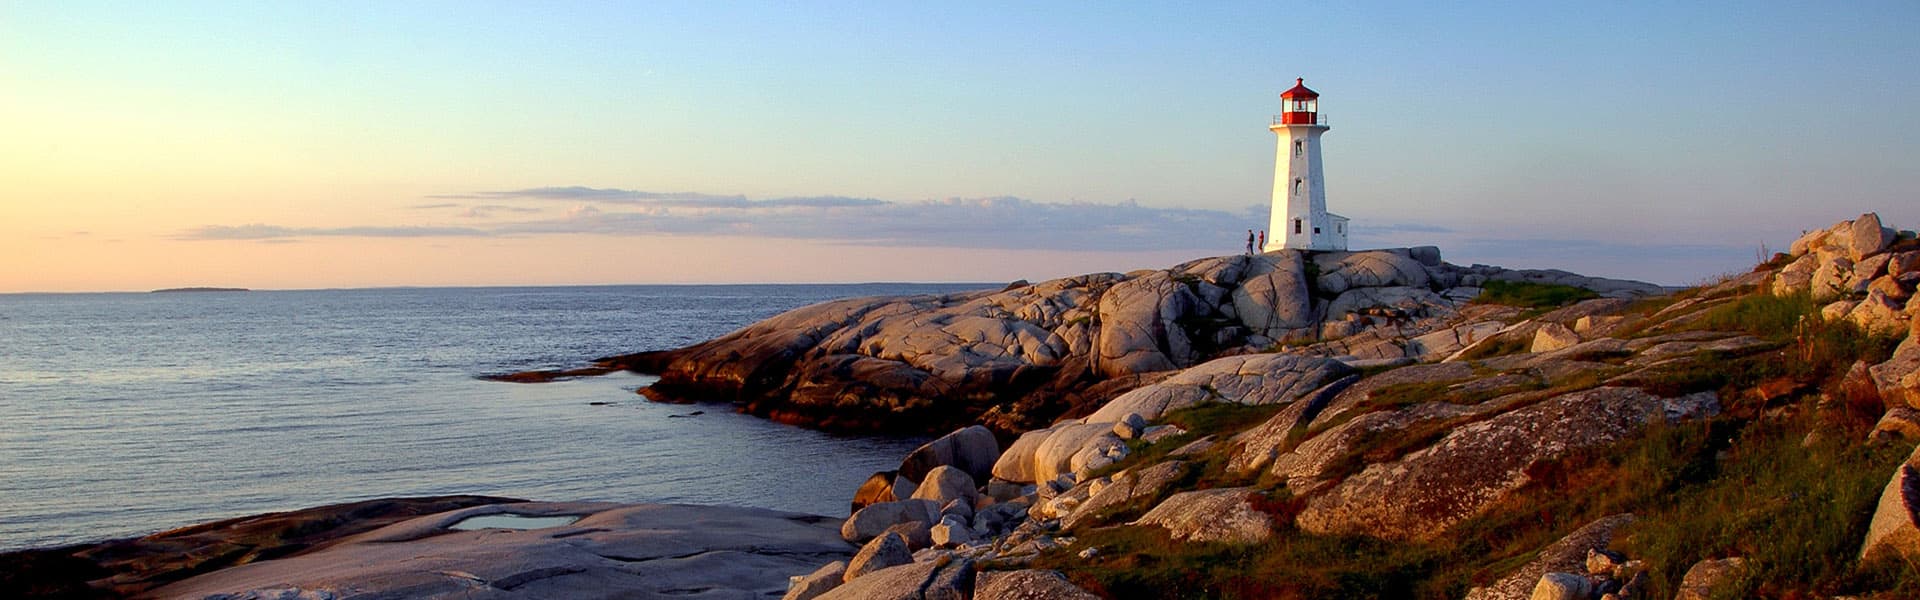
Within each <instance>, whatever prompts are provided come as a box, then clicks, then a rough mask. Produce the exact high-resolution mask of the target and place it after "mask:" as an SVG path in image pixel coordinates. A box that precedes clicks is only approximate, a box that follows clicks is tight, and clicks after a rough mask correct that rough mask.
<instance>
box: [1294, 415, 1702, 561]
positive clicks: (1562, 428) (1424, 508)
mask: <svg viewBox="0 0 1920 600" xmlns="http://www.w3.org/2000/svg"><path fill="white" fill-rule="evenodd" d="M1718 410H1719V403H1718V400H1717V398H1715V397H1714V395H1713V394H1712V393H1711V392H1704V393H1701V394H1695V395H1693V396H1688V397H1684V398H1673V399H1662V398H1658V397H1655V396H1653V395H1650V394H1648V393H1646V392H1643V391H1641V390H1638V389H1634V388H1624V387H1601V388H1594V389H1590V390H1586V391H1581V392H1574V393H1570V394H1566V395H1562V396H1558V397H1555V398H1551V399H1548V400H1544V401H1541V402H1539V403H1537V404H1534V405H1531V406H1527V407H1525V408H1521V409H1518V410H1514V411H1511V412H1507V413H1505V414H1501V415H1499V416H1496V417H1493V418H1490V419H1487V420H1484V421H1479V422H1476V423H1471V424H1467V425H1463V426H1460V427H1457V428H1455V429H1454V430H1452V431H1451V432H1449V433H1448V434H1447V435H1446V436H1445V437H1442V438H1441V439H1440V440H1439V441H1438V442H1436V443H1434V444H1433V445H1432V446H1430V447H1427V448H1425V449H1422V450H1418V451H1415V452H1413V453H1411V454H1408V455H1406V456H1404V457H1402V458H1400V459H1398V460H1394V461H1391V462H1385V463H1375V464H1372V465H1368V466H1367V467H1366V469H1365V470H1363V471H1361V472H1360V473H1359V474H1356V475H1353V476H1351V477H1348V478H1347V479H1346V480H1345V481H1343V482H1341V483H1340V484H1338V485H1335V486H1333V487H1332V488H1330V489H1328V490H1327V491H1326V492H1324V493H1322V494H1320V495H1318V496H1315V497H1314V498H1313V499H1312V500H1309V501H1308V502H1307V506H1306V507H1305V509H1304V510H1302V511H1301V512H1300V514H1299V516H1298V517H1297V518H1296V523H1297V524H1298V525H1299V526H1300V528H1301V529H1304V530H1307V531H1310V532H1313V533H1323V534H1365V535H1372V536H1376V537H1382V538H1387V539H1402V540H1428V539H1433V538H1436V537H1439V536H1441V535H1443V534H1444V533H1445V532H1446V531H1447V529H1448V528H1449V527H1452V526H1453V525H1454V524H1456V523H1459V522H1460V521H1463V520H1466V519H1467V518H1470V517H1472V516H1474V515H1478V514H1480V513H1481V511H1483V510H1486V509H1487V508H1488V507H1490V506H1492V505H1494V504H1495V503H1497V502H1499V501H1500V500H1501V499H1503V498H1505V497H1507V495H1508V494H1510V493H1512V492H1514V491H1516V490H1519V489H1520V488H1521V487H1523V486H1525V485H1526V484H1527V483H1528V482H1529V481H1530V480H1531V477H1530V476H1529V475H1528V467H1531V466H1533V465H1534V464H1537V463H1540V462H1543V461H1551V460H1557V459H1560V458H1562V457H1565V456H1568V455H1570V454H1572V453H1575V452H1580V451H1583V450H1587V449H1592V448H1598V447H1601V446H1604V445H1607V444H1611V443H1613V442H1616V441H1619V440H1622V439H1625V438H1627V437H1628V436H1632V435H1637V434H1639V433H1640V432H1641V431H1642V430H1643V429H1644V428H1645V427H1646V426H1647V425H1648V424H1649V423H1651V422H1653V421H1659V420H1668V421H1672V420H1679V419H1681V418H1686V417H1689V416H1696V415H1711V414H1717V413H1718Z"/></svg>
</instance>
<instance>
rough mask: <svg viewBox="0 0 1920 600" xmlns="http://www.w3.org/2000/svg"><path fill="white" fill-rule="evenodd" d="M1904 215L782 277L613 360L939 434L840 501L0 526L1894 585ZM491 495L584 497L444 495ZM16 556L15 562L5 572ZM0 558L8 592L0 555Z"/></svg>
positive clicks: (1314, 570)
mask: <svg viewBox="0 0 1920 600" xmlns="http://www.w3.org/2000/svg"><path fill="white" fill-rule="evenodd" d="M1916 285H1920V240H1916V239H1915V235H1914V234H1913V232H1911V231H1901V230H1896V229H1894V228H1890V227H1885V226H1883V225H1882V224H1881V223H1880V221H1879V218H1878V217H1877V216H1876V215H1872V214H1868V215H1862V216H1861V217H1859V218H1856V219H1851V220H1848V221H1843V222H1840V223H1838V224H1835V225H1833V226H1831V227H1827V228H1824V229H1820V230H1814V231H1810V232H1808V233H1807V234H1806V235H1805V236H1803V237H1802V238H1800V239H1799V240H1797V241H1796V242H1794V244H1793V246H1792V248H1790V251H1789V252H1787V253H1783V254H1780V255H1778V256H1776V257H1774V258H1773V259H1771V260H1769V261H1768V262H1766V263H1763V264H1761V265H1759V266H1757V267H1756V268H1755V269H1754V270H1753V271H1752V272H1749V273H1744V274H1738V275H1732V276H1728V277H1726V278H1725V279H1723V280H1721V281H1717V282H1714V283H1711V284H1708V285H1703V286H1700V287H1697V288H1692V289H1688V290H1685V291H1681V292H1678V293H1673V294H1668V293H1666V291H1665V290H1662V289H1659V288H1657V287H1655V286H1651V285H1648V284H1643V283H1637V282H1625V281H1616V280H1607V279H1598V278H1588V277H1582V276H1579V275H1574V274H1571V273H1565V272H1559V271H1512V270H1505V269H1499V268H1496V267H1487V266H1482V265H1473V266H1467V267H1461V266H1457V265H1451V264H1448V263H1445V262H1444V261H1441V260H1440V257H1439V252H1438V251H1437V250H1435V249H1432V248H1409V249H1397V250H1375V251H1363V252H1342V253H1312V254H1308V253H1300V252H1277V253H1268V254H1263V255H1258V256H1231V257H1218V258H1209V259H1203V260H1198V261H1193V262H1189V263H1186V264H1182V265H1178V266H1175V267H1173V268H1169V269H1164V270H1144V271H1135V272H1132V273H1126V274H1112V273H1108V274H1095V275H1086V276H1081V277H1074V278H1066V279H1059V280H1053V281H1047V282H1041V283H1038V284H1027V283H1025V282H1021V283H1016V284H1015V285H1011V286H1008V287H1007V288H1006V289H1003V290H997V291H993V290H989V291H982V292H976V293H969V294H954V295H946V296H910V297H888V298H860V299H849V300H842V301H836V302H829V303H825V304H820V305H815V306H810V307H805V308H801V309H797V310H795V311H792V312H789V313H786V314H783V315H780V316H777V317H774V318H772V319H768V320H766V321H763V322H761V323H757V324H754V325H751V326H748V327H746V328H744V329H741V330H739V331H736V332H734V333H731V334H728V335H726V336H723V337H721V338H717V339H715V340H712V341H708V342H704V343H700V344H696V345H693V346H689V347H687V348H682V349H677V350H668V351H656V352H645V353H640V354H633V355H626V356H620V357H612V358H608V359H603V360H601V361H598V362H597V363H596V364H595V365H593V366H592V367H588V368H583V369H577V370H571V371H556V372H535V373H522V374H514V375H510V376H503V377H502V378H503V379H507V380H512V381H528V382H535V381H543V380H550V379H553V378H558V377H572V376H586V375H593V374H598V373H603V372H610V371H613V370H633V371H638V372H644V373H653V374H658V375H659V377H660V379H659V381H658V382H657V383H655V384H653V385H652V386H650V387H649V388H647V389H645V390H643V393H645V394H646V395H647V396H648V397H649V398H652V399H655V400H659V401H675V402H679V401H690V400H696V399H699V400H707V401H724V402H729V403H733V404H735V405H736V406H738V407H740V409H741V410H743V411H746V412H750V413H753V414H757V415H761V416H766V417H769V418H773V419H778V420H782V421H786V422H791V423H796V424H802V425H807V426H811V427H819V428H824V429H839V430H851V431H873V430H885V431H931V432H935V433H943V435H941V436H940V437H938V438H936V439H934V440H933V441H931V442H928V443H927V444H925V445H923V446H921V447H920V448H918V449H916V450H915V451H914V452H912V453H910V454H909V455H907V456H905V457H902V460H901V462H900V465H899V466H898V467H897V468H895V469H892V470H889V471H884V472H880V473H875V474H874V475H873V476H872V477H871V478H870V479H869V480H868V481H867V482H866V483H865V484H864V485H862V486H860V487H859V488H858V489H856V490H848V496H849V498H850V499H851V502H850V506H849V508H850V509H851V514H850V515H849V516H847V517H845V518H828V517H818V516H809V515H795V514H790V513H778V512H774V511H764V510H758V509H741V508H727V507H689V506H663V505H611V504H580V503H573V504H556V503H528V502H523V501H517V500H511V499H500V498H480V497H453V498H432V499H414V500H401V501H374V502H371V503H357V504H353V505H340V506H336V507H323V508H320V509H312V510H309V511H298V512H295V513H286V514H282V515H266V516H262V517H255V518H249V519H237V520H233V521H225V522H221V523H214V524H208V525H203V526H197V527H192V528H187V529H182V530H176V531H173V532H166V533H162V534H156V535H155V536H149V537H147V538H141V539H139V540H122V541H116V542H106V543H102V544H96V545H90V546H82V547H72V548H62V549H49V550H40V551H29V552H24V553H11V554H7V555H3V556H4V557H5V558H6V559H7V560H10V561H12V564H13V565H15V566H14V567H12V568H11V569H9V570H10V571H11V572H12V573H14V575H13V577H15V579H14V580H9V581H6V582H3V583H4V584H5V585H8V586H15V587H13V588H5V590H12V589H27V588H21V587H18V586H19V585H20V581H21V580H22V578H21V574H23V573H25V574H42V575H45V577H41V578H40V579H42V580H44V581H40V584H42V587H41V588H38V589H40V590H41V591H40V593H39V594H38V595H36V596H33V597H48V598H51V597H72V598H92V597H154V598H227V599H240V598H303V599H304V598H373V597H409V598H411V597H499V598H516V597H638V598H683V597H705V598H749V597H752V598H765V597H775V596H782V597H784V598H787V599H789V600H806V599H810V598H826V599H840V598H972V599H976V600H996V599H1007V598H1099V597H1117V598H1135V597H1141V598H1145V597H1242V598H1253V597H1434V598H1443V597H1444V598H1458V597H1466V598H1475V599H1503V598H1553V599H1576V598H1577V599H1586V600H1604V599H1609V598H1610V599H1614V600H1620V599H1638V598H1663V599H1664V598H1676V599H1679V598H1688V599H1691V598H1709V597H1741V596H1755V597H1800V598H1839V597H1853V598H1902V597H1912V594H1915V593H1920V570H1916V569H1920V568H1916V567H1915V566H1914V565H1915V564H1920V450H1916V449H1915V447H1914V446H1915V445H1916V442H1920V319H1916V318H1915V317H1916V316H1920V302H1914V301H1912V300H1911V299H1912V297H1913V296H1914V295H1915V288H1916ZM486 513H511V514H521V515H557V514H566V515H575V516H579V517H581V519H580V520H578V521H575V522H573V523H571V524H568V525H564V526H557V527H549V528H543V529H534V530H499V529H496V530H480V531H455V530H452V529H450V527H449V526H450V525H452V524H454V523H456V522H458V521H459V520H461V519H464V518H467V517H471V516H475V515H479V514H486ZM25 579H28V580H31V579H33V577H31V576H29V577H26V578H25ZM5 590H0V591H5Z"/></svg>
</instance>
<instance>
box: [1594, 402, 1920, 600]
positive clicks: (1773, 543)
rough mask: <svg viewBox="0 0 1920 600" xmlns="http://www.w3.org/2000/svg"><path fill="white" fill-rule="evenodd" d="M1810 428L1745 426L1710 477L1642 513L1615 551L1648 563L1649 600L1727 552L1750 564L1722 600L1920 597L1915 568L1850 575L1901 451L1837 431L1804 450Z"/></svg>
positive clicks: (1897, 567) (1668, 593) (1878, 569)
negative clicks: (1861, 442)
mask: <svg viewBox="0 0 1920 600" xmlns="http://www.w3.org/2000/svg"><path fill="white" fill-rule="evenodd" d="M1807 429H1808V428H1807V427H1805V426H1802V427H1784V426H1779V425H1755V426H1753V427H1750V428H1748V430H1747V431H1745V432H1743V434H1742V435H1741V436H1740V440H1739V441H1738V442H1737V443H1735V444H1733V445H1731V447H1730V448H1729V449H1728V456H1727V458H1726V459H1725V460H1722V461H1719V462H1717V463H1715V464H1713V465H1712V466H1711V468H1713V469H1714V470H1715V473H1713V475H1714V477H1712V478H1711V479H1709V480H1707V481H1705V482H1703V483H1701V484H1699V485H1693V486H1688V487H1686V488H1684V489H1682V490H1679V493H1678V494H1676V495H1675V497H1674V498H1673V500H1672V501H1671V502H1668V503H1666V504H1665V505H1664V506H1662V507H1661V508H1659V509H1657V510H1653V511H1646V512H1643V513H1642V514H1641V520H1640V521H1639V522H1638V523H1635V524H1634V525H1633V526H1631V527H1630V528H1629V529H1628V531H1629V535H1627V536H1624V537H1623V538H1622V539H1621V540H1619V543H1618V544H1617V545H1618V546H1619V547H1620V548H1621V549H1623V550H1625V551H1626V552H1627V554H1628V555H1629V556H1632V557H1634V558H1642V559H1645V560H1647V561H1648V564H1650V565H1654V566H1655V568H1654V569H1653V570H1651V571H1649V572H1648V576H1649V578H1650V581H1649V584H1650V586H1649V591H1650V592H1652V594H1651V595H1650V596H1649V597H1653V598H1663V597H1668V596H1671V595H1672V594H1673V593H1674V590H1675V587H1676V586H1677V585H1678V584H1679V582H1680V578H1681V576H1682V575H1684V574H1685V573H1686V570H1687V569H1688V568H1689V567H1691V566H1692V565H1693V563H1695V562H1698V561H1700V560H1703V559H1708V558H1723V557H1728V556H1743V557H1746V559H1747V561H1748V563H1747V564H1748V567H1749V569H1748V576H1747V577H1746V578H1745V580H1744V581H1742V582H1740V585H1739V586H1737V589H1734V590H1730V592H1731V594H1730V595H1729V596H1728V597H1734V598H1810V597H1828V596H1833V595H1843V594H1857V593H1864V592H1869V591H1889V590H1891V591H1894V592H1896V593H1894V594H1892V595H1891V596H1888V597H1901V598H1913V597H1920V572H1916V570H1915V569H1914V565H1911V564H1904V563H1903V564H1887V565H1876V566H1875V567H1876V568H1874V569H1868V570H1866V571H1857V567H1858V566H1859V565H1858V564H1856V560H1855V558H1854V554H1855V553H1856V552H1858V551H1859V550H1860V541H1861V540H1862V539H1864V538H1865V536H1866V532H1867V524H1868V522H1869V521H1871V519H1872V517H1873V510H1874V507H1875V506H1876V505H1877V503H1878V501H1879V497H1880V491H1881V488H1882V486H1884V485H1886V482H1887V478H1888V477H1889V476H1890V475H1891V474H1892V473H1893V470H1894V467H1895V466H1896V465H1898V464H1899V463H1900V462H1901V461H1902V460H1903V459H1905V458H1906V455H1907V450H1906V449H1905V448H1898V447H1893V446H1894V445H1880V446H1862V445H1859V444H1856V443H1854V442H1853V440H1851V439H1842V438H1841V436H1837V435H1829V436H1827V439H1826V440H1825V441H1824V442H1822V443H1818V444H1815V445H1814V446H1813V447H1811V448H1802V447H1801V445H1800V442H1801V439H1802V436H1803V435H1804V433H1805V432H1806V431H1807ZM1896 562H1897V561H1896ZM1890 576H1891V577H1890Z"/></svg>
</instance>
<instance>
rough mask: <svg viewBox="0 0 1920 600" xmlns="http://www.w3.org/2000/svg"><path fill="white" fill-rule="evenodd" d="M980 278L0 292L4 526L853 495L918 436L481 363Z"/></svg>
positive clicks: (797, 506) (568, 356) (666, 340)
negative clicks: (790, 422) (792, 420)
mask: <svg viewBox="0 0 1920 600" xmlns="http://www.w3.org/2000/svg"><path fill="white" fill-rule="evenodd" d="M980 287H983V286H981V285H932V284H928V285H920V284H864V285H736V286H617V287H546V288H425V289H378V290H329V291H289V292H246V293H167V294H26V295H0V549H17V548H21V547H31V546H47V545H54V544H65V543H72V542H82V541H91V540H100V539H108V538H115V537H125V536H130V535H138V534H143V533H149V532H153V531H158V530H163V529H169V528H173V527H178V526H182V525H189V524H193V523H198V522H202V521H208V520H214V519H220V518H226V517H233V516H240V515H248V514H254V513H260V512H266V511H276V510H287V509H294V508H303V507H307V506H315V505H320V504H331V503H336V502H347V501H352V500H361V499H368V498H378V497H384V496H404V495H431V494H491V495H502V496H513V497H520V498H529V499H539V500H607V501H619V502H691V503H705V504H733V505H745V506H760V507H767V508H775V509H784V510H794V511H803V512H810V513H816V514H826V515H844V514H846V511H847V501H848V500H849V499H850V498H851V497H852V494H853V490H854V488H855V487H856V486H858V485H859V484H860V482H861V481H862V480H863V479H864V478H865V477H866V476H867V475H869V474H871V473H872V472H873V471H877V470H883V469H890V468H893V467H894V466H895V465H897V464H898V461H899V459H900V457H901V456H902V455H903V454H904V453H906V452H907V451H909V450H911V449H912V448H913V446H914V445H915V444H917V443H919V442H920V441H923V440H916V439H904V438H873V437H845V436H835V435H829V434H824V433H819V432H814V431H809V430H805V429H800V428H796V427H790V426H785V425H778V424H774V423H770V422H767V421H763V420H760V419H756V418H753V417H747V416H743V415H737V414H733V413H732V412H730V411H729V410H728V409H727V407H725V406H718V405H706V406H674V405H660V404H651V403H648V402H646V401H644V400H643V399H641V398H640V397H639V396H637V395H635V394H633V393H632V392H633V390H634V389H637V388H639V387H640V386H642V385H645V384H646V383H647V382H648V378H644V377H640V376H635V375H625V374H623V375H615V376H608V377H597V378H587V379H579V380H573V381H566V382H558V383H548V384H512V383H497V382H491V381H484V380H480V379H477V378H476V377H477V376H479V375H483V374H492V373H502V372H511V371H520V370H526V369H534V368H545V367H562V366H579V365H581V364H582V363H583V362H584V361H585V359H589V358H593V357H599V356H606V355H612V354H620V353H626V352H633V351H639V350H650V349H662V348H671V347H678V346H683V345H686V344H690V343H693V342H698V341H701V340H705V339H708V338H712V337H714V336H718V335H721V334H724V333H726V332H728V331H732V330H734V329H737V328H739V327H741V326H744V325H746V324H748V323H752V322H754V321H756V320H759V319H762V318H765V317H768V316H772V315H774V314H776V313H779V312H781V311H784V310H787V309H790V308H795V307H799V306H803V305H807V304H812V303H815V302H819V301H823V300H829V299H833V298H842V297H848V296H864V295H874V294H905V293H942V292H951V291H961V290H966V289H977V288H980ZM590 402H611V403H614V404H613V405H610V406H593V405H590V404H589V403H590ZM696 410H704V411H705V414H703V415H699V416H694V417H686V418H676V417H674V416H673V415H680V414H686V413H691V412H693V411H696Z"/></svg>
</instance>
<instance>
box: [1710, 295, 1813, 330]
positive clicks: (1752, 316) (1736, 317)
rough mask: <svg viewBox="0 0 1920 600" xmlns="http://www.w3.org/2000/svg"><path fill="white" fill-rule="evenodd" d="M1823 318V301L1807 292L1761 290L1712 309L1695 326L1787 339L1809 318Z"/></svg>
mask: <svg viewBox="0 0 1920 600" xmlns="http://www.w3.org/2000/svg"><path fill="white" fill-rule="evenodd" d="M1818 320H1820V305H1819V304H1817V303H1815V302H1814V301H1813V297H1812V296H1809V295H1807V294H1805V293H1800V294H1794V295H1791V296H1775V295H1773V294H1766V293H1758V294H1748V295H1746V296H1742V297H1741V298H1740V299H1738V300H1734V301H1733V302H1729V303H1727V304H1722V305H1720V306H1716V307H1713V308H1710V309H1707V312H1706V313H1705V314H1704V315H1703V316H1702V317H1701V318H1700V320H1699V321H1697V322H1695V323H1693V326H1692V328H1693V329H1700V330H1707V331H1740V332H1745V333H1749V334H1752V335H1753V336H1755V337H1758V338H1761V339H1766V340H1772V341H1786V340H1788V339H1790V338H1792V337H1793V336H1794V334H1795V333H1796V332H1797V330H1798V329H1799V328H1800V327H1801V326H1802V324H1803V323H1805V322H1806V321H1818Z"/></svg>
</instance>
